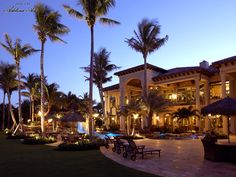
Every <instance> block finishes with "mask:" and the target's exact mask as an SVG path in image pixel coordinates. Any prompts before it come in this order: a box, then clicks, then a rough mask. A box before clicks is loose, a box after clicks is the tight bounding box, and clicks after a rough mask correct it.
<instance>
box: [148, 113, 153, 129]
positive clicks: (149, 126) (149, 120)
mask: <svg viewBox="0 0 236 177" xmlns="http://www.w3.org/2000/svg"><path fill="white" fill-rule="evenodd" d="M152 116H153V111H152V110H149V113H148V128H151V126H152Z"/></svg>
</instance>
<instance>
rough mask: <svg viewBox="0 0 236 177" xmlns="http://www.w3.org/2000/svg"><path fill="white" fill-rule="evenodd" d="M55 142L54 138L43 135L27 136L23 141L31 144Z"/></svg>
mask: <svg viewBox="0 0 236 177" xmlns="http://www.w3.org/2000/svg"><path fill="white" fill-rule="evenodd" d="M54 142H56V140H55V139H54V138H42V137H39V138H38V137H33V138H32V137H31V138H25V139H24V140H23V141H22V143H23V144H31V145H37V144H49V143H54Z"/></svg>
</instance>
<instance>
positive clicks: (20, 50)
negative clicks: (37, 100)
mask: <svg viewBox="0 0 236 177" xmlns="http://www.w3.org/2000/svg"><path fill="white" fill-rule="evenodd" d="M5 43H6V44H3V43H0V44H1V46H2V47H3V48H4V49H6V51H7V52H9V53H10V54H11V55H12V56H13V58H14V60H15V64H16V70H17V77H18V115H19V125H21V124H22V123H23V122H22V112H21V73H20V61H21V59H22V58H27V57H28V56H30V55H32V54H33V53H34V52H36V51H38V50H35V49H34V48H33V47H31V46H30V45H29V44H25V45H22V44H21V40H20V39H19V38H17V39H16V41H15V42H14V44H13V42H12V40H11V38H10V36H9V35H8V34H5Z"/></svg>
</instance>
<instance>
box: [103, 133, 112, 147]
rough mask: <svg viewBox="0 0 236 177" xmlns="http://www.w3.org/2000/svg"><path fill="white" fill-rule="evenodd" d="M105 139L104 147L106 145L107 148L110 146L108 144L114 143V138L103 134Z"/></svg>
mask: <svg viewBox="0 0 236 177" xmlns="http://www.w3.org/2000/svg"><path fill="white" fill-rule="evenodd" d="M105 141H106V143H105V147H106V148H107V149H109V147H110V145H109V144H112V143H114V140H113V139H111V138H110V137H109V136H108V135H105Z"/></svg>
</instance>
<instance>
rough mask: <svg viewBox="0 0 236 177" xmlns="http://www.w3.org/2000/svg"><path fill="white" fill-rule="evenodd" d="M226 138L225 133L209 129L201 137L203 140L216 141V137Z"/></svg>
mask: <svg viewBox="0 0 236 177" xmlns="http://www.w3.org/2000/svg"><path fill="white" fill-rule="evenodd" d="M227 138H228V136H227V135H225V134H223V133H219V132H215V131H213V130H211V131H208V132H206V135H205V137H204V138H203V141H208V142H216V141H217V139H227Z"/></svg>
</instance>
